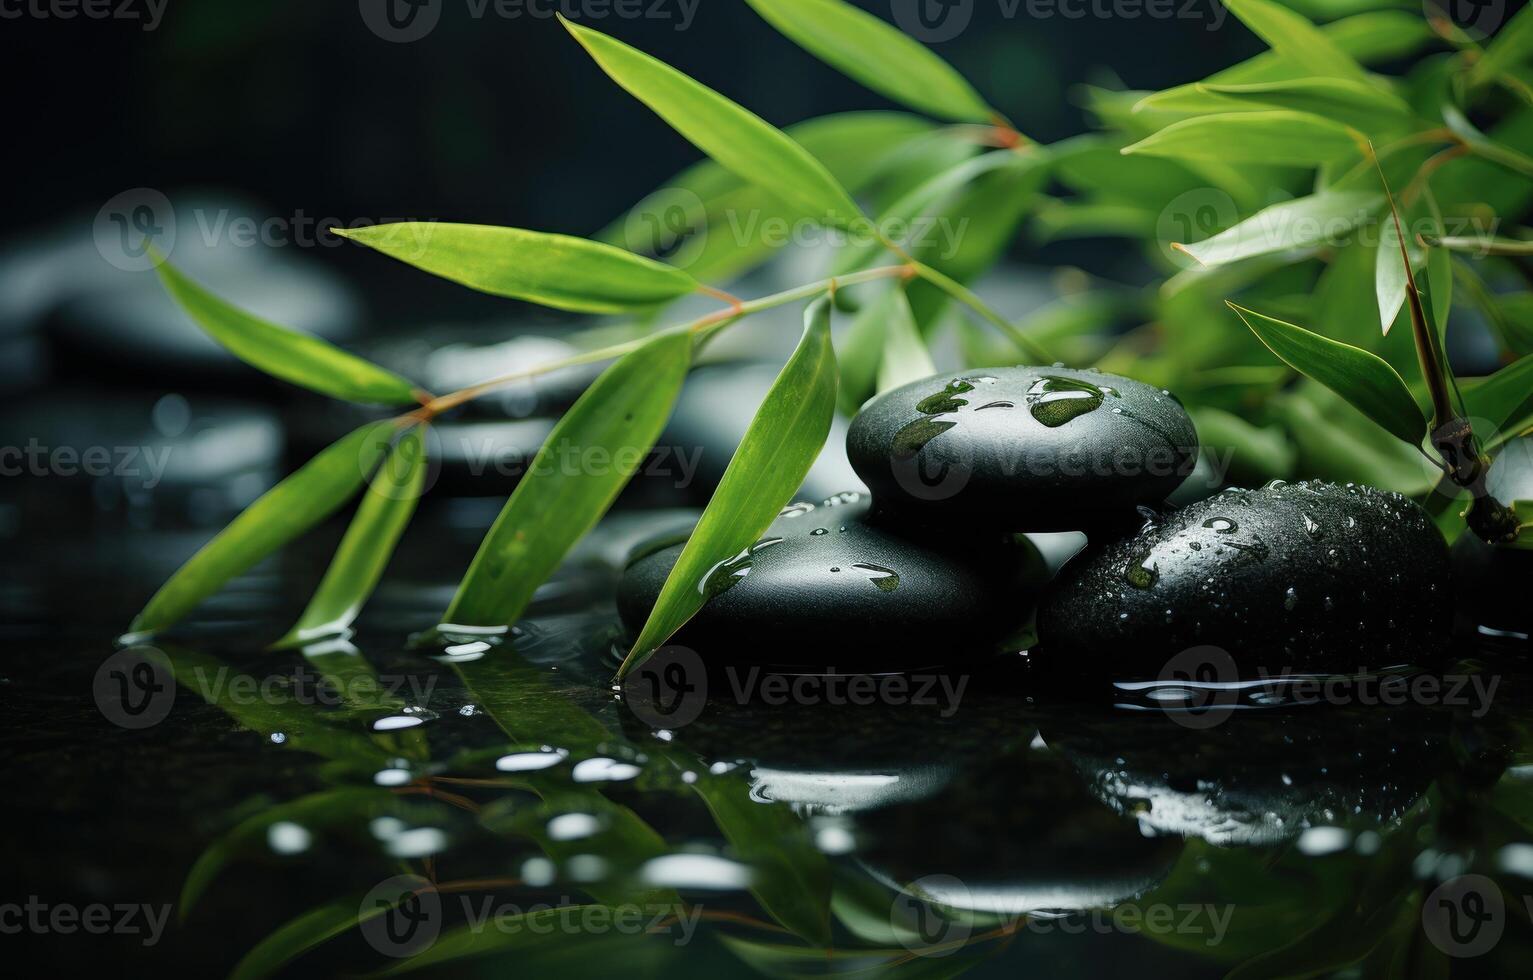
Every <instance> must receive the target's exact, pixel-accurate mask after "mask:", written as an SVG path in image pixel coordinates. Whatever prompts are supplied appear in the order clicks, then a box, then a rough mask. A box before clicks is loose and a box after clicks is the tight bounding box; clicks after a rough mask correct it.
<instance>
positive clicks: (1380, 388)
mask: <svg viewBox="0 0 1533 980" xmlns="http://www.w3.org/2000/svg"><path fill="white" fill-rule="evenodd" d="M1226 305H1227V306H1229V308H1230V309H1232V310H1234V311H1235V313H1236V315H1238V316H1239V317H1240V319H1241V320H1243V321H1245V325H1246V326H1247V327H1249V328H1250V329H1251V332H1252V333H1254V334H1256V337H1257V339H1258V340H1260V341H1261V342H1262V343H1263V344H1265V345H1266V346H1267V349H1268V350H1270V351H1272V353H1274V354H1276V355H1277V356H1278V358H1279V359H1280V360H1282V361H1283V362H1284V363H1286V364H1287V365H1288V366H1289V367H1291V368H1293V369H1294V370H1295V371H1298V372H1299V373H1300V374H1303V375H1305V376H1306V377H1309V378H1312V379H1314V380H1315V381H1317V382H1319V383H1320V384H1322V385H1324V386H1325V387H1327V388H1329V389H1331V390H1332V391H1334V392H1335V393H1336V394H1338V395H1340V396H1341V397H1342V398H1344V399H1346V400H1347V401H1348V402H1349V403H1351V405H1352V406H1353V407H1354V408H1356V409H1357V410H1358V411H1360V412H1362V413H1363V414H1364V415H1366V416H1368V417H1369V418H1370V419H1372V420H1373V421H1374V422H1376V423H1378V424H1379V425H1380V426H1382V427H1383V428H1385V429H1386V430H1388V431H1389V432H1390V433H1391V434H1393V435H1394V436H1396V437H1397V438H1399V439H1401V440H1403V441H1405V442H1407V443H1409V444H1410V445H1413V446H1414V445H1418V444H1419V443H1420V442H1421V438H1422V436H1423V435H1424V434H1425V432H1426V420H1425V419H1424V418H1422V415H1421V409H1420V408H1418V407H1417V406H1416V400H1415V399H1414V398H1412V397H1411V392H1410V389H1409V388H1407V387H1406V386H1405V381H1404V380H1402V379H1401V377H1400V375H1399V374H1398V373H1397V372H1396V371H1395V369H1394V368H1392V367H1390V366H1389V364H1388V363H1386V362H1385V361H1384V360H1383V359H1382V358H1380V357H1378V356H1377V355H1374V354H1370V353H1368V352H1367V351H1365V350H1361V349H1359V348H1356V347H1353V346H1351V345H1349V344H1343V343H1340V342H1338V341H1335V340H1330V339H1328V338H1326V337H1322V336H1320V335H1319V334H1317V333H1312V332H1310V331H1308V330H1305V329H1304V328H1303V327H1299V326H1295V325H1294V324H1291V323H1285V322H1283V321H1282V320H1275V319H1273V318H1272V317H1269V316H1263V315H1262V314H1260V313H1256V312H1254V311H1252V310H1247V309H1244V308H1242V307H1239V306H1236V305H1235V304H1234V303H1226Z"/></svg>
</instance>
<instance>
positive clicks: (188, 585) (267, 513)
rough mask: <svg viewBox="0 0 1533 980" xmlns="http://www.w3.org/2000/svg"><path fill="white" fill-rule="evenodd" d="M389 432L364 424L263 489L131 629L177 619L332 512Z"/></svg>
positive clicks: (148, 629) (374, 461)
mask: <svg viewBox="0 0 1533 980" xmlns="http://www.w3.org/2000/svg"><path fill="white" fill-rule="evenodd" d="M394 432H395V426H394V423H392V422H374V423H372V424H370V425H365V426H363V427H362V428H360V429H357V430H356V431H355V432H353V433H351V434H350V435H348V436H346V437H345V438H344V439H341V440H340V441H338V442H336V443H335V444H334V445H332V446H330V447H329V448H328V449H326V450H324V451H323V452H321V453H320V454H319V455H318V456H315V457H314V458H313V459H311V460H309V462H308V463H307V464H305V465H304V466H303V467H302V468H301V469H299V470H298V471H297V472H296V473H294V474H293V475H292V476H290V477H288V478H287V479H285V480H283V481H282V482H281V483H279V484H277V485H276V486H275V487H272V488H271V489H270V490H268V491H267V492H266V493H265V494H264V495H263V496H262V497H261V498H260V499H259V500H257V501H256V502H255V503H253V504H251V505H250V506H249V507H247V508H246V509H245V512H244V513H242V514H240V516H238V517H236V518H235V519H234V520H233V521H232V522H231V523H230V524H229V526H228V527H226V528H224V529H223V530H222V531H221V532H219V534H218V536H217V537H215V538H214V539H213V540H212V541H209V542H208V543H207V544H206V545H204V546H203V548H202V550H200V551H198V552H197V553H196V554H195V555H193V556H192V557H191V560H189V561H188V562H187V563H186V564H185V565H182V566H181V568H180V570H179V571H177V572H176V574H174V575H172V576H171V577H170V581H168V582H166V583H165V584H164V585H162V586H160V590H159V591H158V592H156V593H155V594H154V598H152V599H150V600H149V604H148V605H147V606H145V607H144V610H143V612H140V613H139V614H138V616H137V617H135V618H134V620H133V624H132V625H131V626H130V627H129V628H128V629H129V632H130V633H133V634H143V633H153V632H156V631H158V630H162V629H164V628H166V627H167V626H170V625H172V624H174V623H176V622H177V621H179V620H180V619H181V618H182V617H184V616H185V615H186V614H187V613H189V612H191V611H192V609H193V608H194V607H195V606H196V605H197V604H198V603H200V602H201V601H202V600H203V599H206V598H207V597H208V596H210V595H212V594H213V593H215V592H217V591H218V590H219V589H220V588H222V587H223V586H224V584H225V583H226V582H228V581H229V580H230V579H232V578H234V577H235V576H236V575H239V574H241V573H243V572H245V571H247V570H249V569H250V568H251V567H253V566H254V565H255V564H256V563H258V562H259V561H261V559H263V558H265V557H266V556H268V555H270V554H271V553H272V552H274V551H276V550H277V549H278V548H280V547H282V546H283V545H285V544H287V543H288V542H289V541H292V540H293V539H294V538H296V537H298V536H299V535H300V534H303V533H304V532H305V531H307V530H309V529H310V528H312V527H313V526H314V525H316V524H318V523H319V522H320V521H322V520H324V519H325V518H326V517H328V516H330V514H332V513H334V512H335V510H336V509H337V508H339V507H340V506H341V504H343V503H345V502H346V501H347V500H348V499H349V498H350V497H351V495H352V494H354V493H356V492H357V490H358V489H359V488H360V487H361V486H362V483H363V481H365V480H366V479H367V477H368V474H370V473H372V471H373V470H374V469H375V468H376V467H377V465H378V463H379V461H380V460H382V459H383V456H384V453H385V452H387V450H388V445H389V441H390V440H391V439H392V438H393V435H394Z"/></svg>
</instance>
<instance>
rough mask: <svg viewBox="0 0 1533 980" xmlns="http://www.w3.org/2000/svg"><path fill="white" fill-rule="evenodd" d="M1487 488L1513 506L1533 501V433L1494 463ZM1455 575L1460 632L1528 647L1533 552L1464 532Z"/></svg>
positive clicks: (1455, 548)
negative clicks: (1497, 543)
mask: <svg viewBox="0 0 1533 980" xmlns="http://www.w3.org/2000/svg"><path fill="white" fill-rule="evenodd" d="M1485 489H1486V491H1487V492H1488V493H1489V494H1490V495H1491V496H1492V497H1494V498H1495V499H1497V500H1499V501H1501V502H1502V503H1503V504H1506V505H1507V506H1508V507H1510V506H1511V505H1512V503H1513V502H1514V501H1517V500H1533V436H1523V437H1522V438H1521V439H1514V440H1512V441H1511V442H1509V443H1507V444H1506V446H1505V447H1504V448H1503V449H1502V450H1501V452H1500V454H1498V455H1497V456H1496V460H1495V462H1494V463H1492V464H1491V467H1490V472H1489V473H1488V474H1487V475H1486V480H1485ZM1453 577H1454V581H1455V586H1456V588H1457V591H1458V628H1459V630H1460V631H1461V632H1463V633H1466V634H1468V635H1470V636H1474V637H1476V638H1478V639H1480V640H1482V641H1488V642H1492V643H1495V644H1497V645H1500V646H1510V647H1512V648H1515V649H1520V650H1523V651H1526V650H1527V649H1528V646H1529V639H1528V638H1529V635H1530V634H1533V608H1530V607H1529V605H1528V601H1527V586H1528V582H1529V580H1530V579H1533V551H1529V550H1527V549H1524V548H1515V547H1512V546H1510V545H1491V544H1486V543H1485V542H1484V541H1481V540H1480V539H1479V538H1477V537H1476V536H1475V535H1474V534H1473V533H1472V532H1470V531H1465V532H1463V533H1462V534H1461V535H1460V536H1459V538H1458V540H1457V541H1455V542H1454V544H1453Z"/></svg>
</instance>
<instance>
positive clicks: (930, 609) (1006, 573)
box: [617, 493, 1042, 672]
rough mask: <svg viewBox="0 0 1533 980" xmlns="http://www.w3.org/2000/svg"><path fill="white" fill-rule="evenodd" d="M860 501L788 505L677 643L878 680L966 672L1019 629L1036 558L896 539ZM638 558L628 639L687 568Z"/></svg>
mask: <svg viewBox="0 0 1533 980" xmlns="http://www.w3.org/2000/svg"><path fill="white" fill-rule="evenodd" d="M867 518H868V500H867V498H866V497H865V496H864V495H861V494H855V493H846V494H843V495H839V496H837V497H832V498H829V499H828V500H827V501H826V502H825V503H822V504H819V505H809V504H793V505H790V506H789V507H787V508H785V509H784V512H783V515H782V516H780V517H779V518H778V519H777V520H776V521H774V522H773V523H772V525H771V527H769V528H768V530H767V532H766V534H765V535H764V536H763V537H762V538H761V540H760V541H758V542H757V543H756V544H755V545H753V546H752V547H751V548H749V549H747V551H746V552H745V553H743V554H742V555H740V556H738V557H737V558H735V559H733V560H731V561H729V562H726V563H724V564H722V565H720V566H719V567H718V568H717V569H716V570H715V571H714V572H713V574H712V575H711V576H710V577H709V580H708V582H707V584H706V586H705V588H706V589H707V590H708V591H709V592H710V594H711V596H712V598H710V599H709V601H708V602H707V604H706V605H704V607H703V608H702V610H701V611H700V612H699V613H698V614H697V615H696V616H695V617H693V619H692V620H691V621H690V622H689V623H688V624H687V625H686V626H685V627H683V628H682V630H681V631H680V632H679V633H677V635H676V637H675V638H674V640H673V642H674V643H676V644H679V645H681V646H686V647H690V648H691V649H693V650H696V651H698V652H699V653H701V654H702V655H703V657H704V659H705V660H714V661H715V662H718V663H724V662H734V663H763V664H770V665H773V666H783V667H802V668H805V669H808V670H811V671H822V670H833V671H852V672H865V671H874V672H876V671H880V670H901V669H907V668H911V667H917V666H931V665H935V664H945V663H953V662H959V661H974V660H977V659H982V658H987V657H989V656H990V655H991V654H992V653H993V652H994V648H995V645H996V644H997V643H998V642H999V641H1000V640H1001V639H1002V638H1003V637H1004V636H1005V635H1006V634H1007V633H1008V632H1010V631H1012V630H1015V629H1016V628H1018V627H1020V626H1021V625H1022V624H1023V623H1024V622H1025V621H1026V619H1027V615H1028V612H1029V611H1030V610H1031V608H1032V599H1031V596H1032V594H1033V593H1034V590H1035V586H1034V585H1032V584H1030V583H1033V582H1037V581H1039V580H1040V578H1041V574H1042V573H1041V571H1040V567H1041V564H1042V563H1041V562H1040V561H1039V559H1038V555H1037V552H1036V550H1035V549H1033V548H1032V547H1031V546H1030V545H1027V544H1025V543H1020V544H1019V543H1016V542H1014V541H1012V540H1011V539H1010V538H1009V537H1007V536H1002V535H993V534H989V535H958V534H950V533H942V534H938V535H927V536H924V537H920V538H915V537H908V536H904V535H903V534H900V535H896V534H895V533H892V530H885V529H883V528H882V527H878V526H875V525H874V524H873V523H870V522H869V521H868V520H867ZM681 551H682V545H681V544H670V545H669V546H667V547H661V548H659V550H656V551H654V552H652V553H649V554H643V553H642V552H641V556H640V557H638V558H636V560H634V561H633V562H632V563H631V564H630V565H629V567H628V569H627V571H626V572H625V573H624V575H623V581H622V583H621V585H620V586H619V589H618V597H617V598H618V610H619V612H620V613H621V614H622V617H623V622H624V624H625V625H626V626H627V627H628V629H629V630H630V631H632V632H634V633H637V632H638V630H639V629H640V628H641V627H642V626H643V624H644V621H645V619H646V618H647V617H648V615H649V611H650V609H651V608H652V607H653V605H654V602H655V600H656V599H657V598H658V596H659V594H660V589H661V586H662V585H663V584H664V582H665V578H666V576H667V575H668V574H669V573H670V570H671V569H672V568H673V567H674V566H675V564H676V560H677V559H678V558H679V557H680V556H681Z"/></svg>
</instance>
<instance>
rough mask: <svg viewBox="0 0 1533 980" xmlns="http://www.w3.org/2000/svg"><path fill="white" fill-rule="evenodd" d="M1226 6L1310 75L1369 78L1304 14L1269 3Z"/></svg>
mask: <svg viewBox="0 0 1533 980" xmlns="http://www.w3.org/2000/svg"><path fill="white" fill-rule="evenodd" d="M1225 6H1226V7H1228V8H1229V11H1230V13H1232V14H1234V15H1235V16H1236V17H1238V18H1240V21H1241V23H1243V24H1245V25H1246V26H1247V27H1249V28H1250V29H1251V31H1252V33H1254V34H1255V35H1256V36H1257V37H1260V38H1261V39H1262V40H1263V41H1266V42H1267V44H1268V46H1269V47H1271V48H1272V50H1273V51H1275V52H1277V54H1278V55H1279V56H1280V57H1282V58H1284V59H1285V60H1287V61H1290V62H1292V63H1293V64H1296V65H1300V66H1302V67H1303V68H1304V70H1305V71H1306V72H1308V73H1309V74H1311V75H1326V76H1333V77H1336V78H1351V79H1355V80H1357V81H1365V80H1366V79H1367V77H1368V76H1367V73H1366V72H1364V71H1363V69H1362V66H1360V65H1359V64H1358V63H1357V62H1356V61H1353V60H1352V58H1351V57H1350V56H1349V55H1347V54H1346V52H1344V51H1343V50H1342V49H1341V47H1340V46H1338V45H1337V44H1336V43H1335V42H1334V41H1332V40H1331V39H1330V38H1329V37H1327V36H1326V34H1325V32H1323V31H1321V30H1320V29H1319V28H1318V27H1316V26H1315V25H1314V24H1312V23H1310V22H1309V20H1308V19H1306V18H1305V17H1304V16H1303V15H1302V14H1297V13H1294V12H1293V11H1292V10H1289V9H1288V8H1287V7H1283V6H1280V5H1278V4H1276V3H1272V2H1270V0H1226V3H1225Z"/></svg>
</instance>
